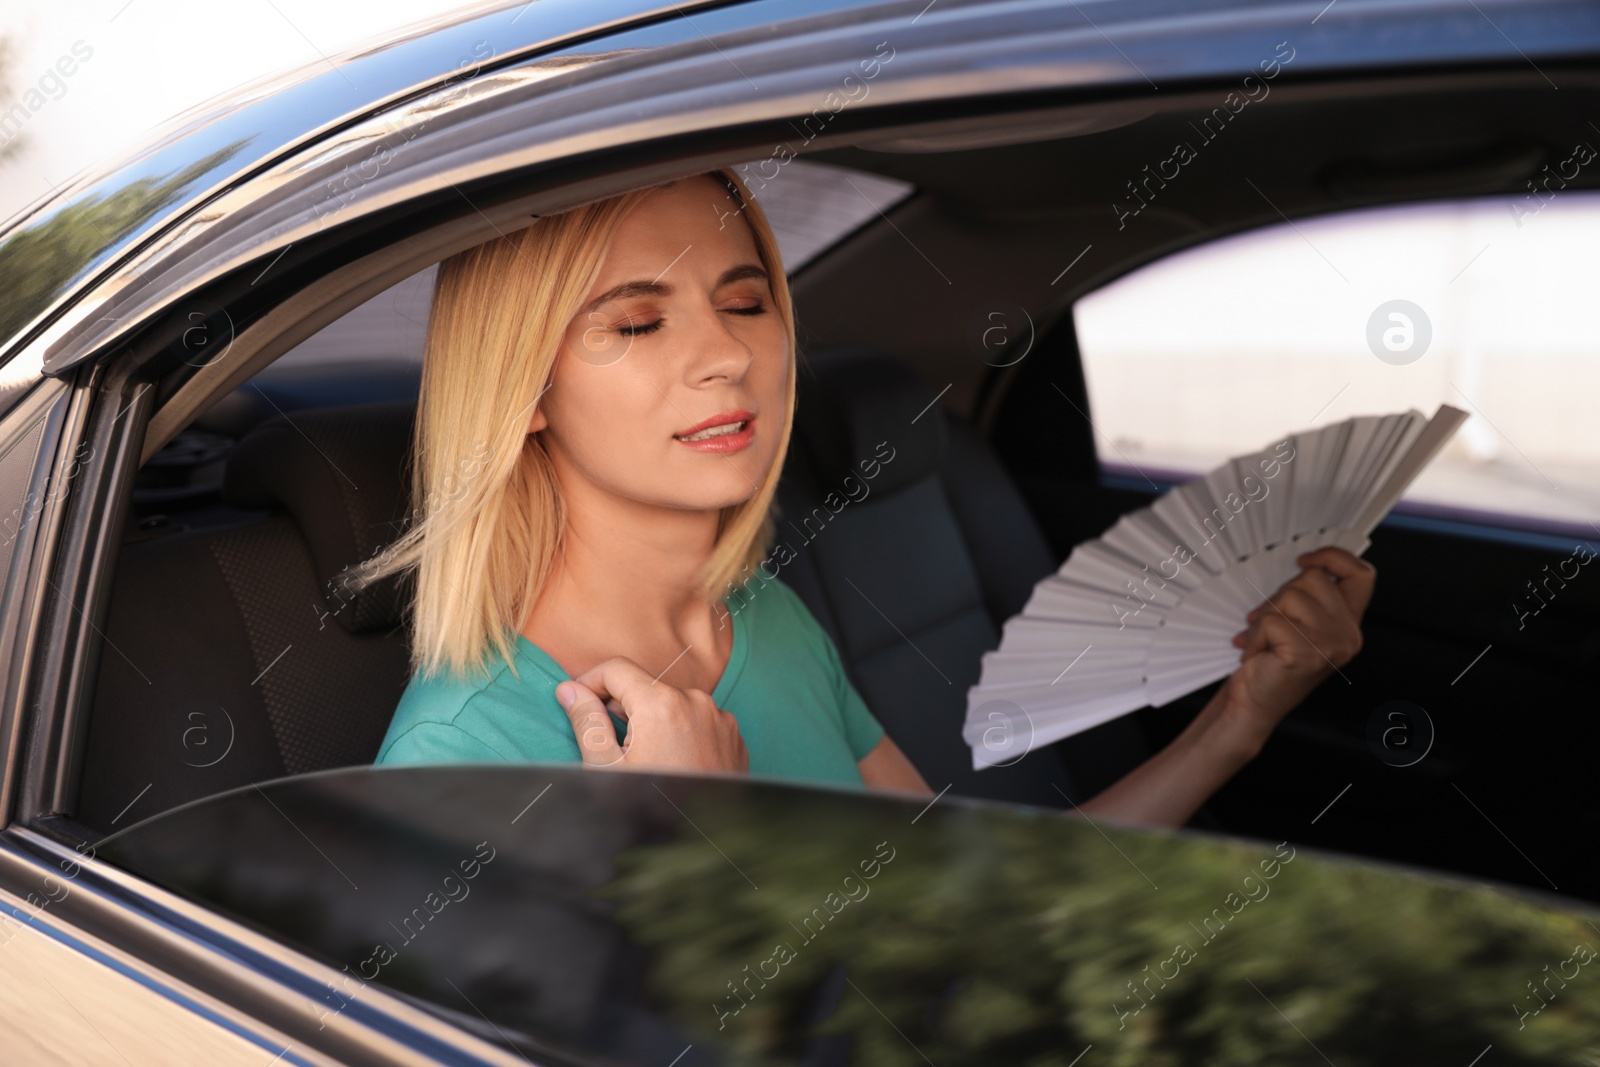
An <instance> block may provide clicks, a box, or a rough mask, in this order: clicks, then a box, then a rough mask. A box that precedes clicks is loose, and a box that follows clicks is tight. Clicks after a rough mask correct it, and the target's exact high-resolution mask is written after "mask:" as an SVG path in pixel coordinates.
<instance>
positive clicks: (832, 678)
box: [374, 576, 883, 787]
mask: <svg viewBox="0 0 1600 1067" xmlns="http://www.w3.org/2000/svg"><path fill="white" fill-rule="evenodd" d="M723 602H724V604H726V605H727V608H728V610H729V612H730V613H731V614H732V616H733V620H732V624H733V650H732V652H731V653H730V654H729V656H728V665H727V667H726V668H725V669H724V670H723V672H722V677H721V679H719V680H718V682H717V687H716V688H715V689H714V690H712V692H711V699H712V701H713V702H714V703H715V704H716V706H717V707H719V708H721V709H723V710H724V711H727V712H729V713H731V714H732V715H733V716H734V718H736V719H738V721H739V733H740V736H742V737H743V738H744V743H745V748H746V749H747V750H748V751H749V753H750V773H751V774H759V775H767V776H772V777H780V778H797V779H802V780H806V781H820V782H833V783H842V784H847V785H855V786H857V787H861V786H862V784H863V783H862V781H861V772H860V771H859V769H857V767H856V761H857V760H859V759H861V758H862V757H863V756H865V755H866V754H867V753H868V752H870V751H872V749H873V747H874V746H876V745H877V743H878V742H879V740H880V739H882V737H883V727H882V726H881V725H880V724H879V723H878V720H877V719H876V718H874V717H873V715H872V712H871V711H870V710H869V709H868V708H867V705H866V702H865V701H863V700H862V699H861V695H860V694H859V693H857V692H856V690H855V687H854V686H852V685H851V684H850V680H849V678H847V677H846V676H845V673H844V667H843V664H842V663H841V662H840V660H839V652H838V649H836V648H835V647H834V644H833V641H832V639H831V638H829V637H828V634H827V631H825V630H824V629H823V628H822V627H821V626H820V625H819V624H818V623H817V620H816V618H815V617H814V616H813V615H812V614H811V611H810V609H808V608H807V607H806V606H805V602H804V601H802V600H801V599H800V597H799V596H798V595H796V593H795V592H794V591H793V590H792V589H790V588H789V587H788V586H787V585H785V584H784V583H783V582H781V581H778V580H776V579H765V578H762V577H759V576H755V577H752V578H750V579H749V580H747V581H746V582H745V583H744V585H742V586H741V587H740V588H739V589H738V590H737V591H736V592H734V593H730V594H729V595H728V596H727V597H726V598H724V601H723ZM514 659H515V661H516V667H517V669H516V672H515V673H513V672H512V671H511V669H510V667H509V666H508V665H507V664H506V663H505V662H504V661H501V662H499V663H498V664H497V665H496V666H495V667H494V669H492V670H491V671H490V676H489V677H487V678H485V677H483V676H481V675H480V676H479V677H478V678H477V679H462V678H460V677H457V676H450V675H443V674H440V675H434V676H430V677H426V678H424V677H420V676H417V677H413V678H412V679H411V682H410V684H409V685H407V686H406V691H405V693H404V694H403V695H402V696H401V698H400V704H399V706H398V707H397V708H395V713H394V718H393V719H392V720H391V721H390V723H389V732H388V733H387V734H386V735H385V736H384V739H383V745H382V747H381V748H379V750H378V758H377V759H376V760H375V761H374V762H375V763H446V762H459V761H473V762H485V761H494V762H503V761H515V760H538V761H543V762H555V763H577V762H580V761H581V760H582V756H581V754H580V752H579V750H578V739H577V736H576V735H575V734H574V733H573V731H572V722H571V720H570V719H568V718H567V713H566V712H565V711H563V710H562V709H561V705H560V704H558V703H557V702H556V695H555V689H556V683H557V682H562V681H567V680H568V678H569V676H568V674H567V673H566V671H564V670H562V669H561V666H560V665H559V664H557V663H556V661H555V660H553V659H551V658H550V656H549V655H548V654H547V653H546V652H545V651H544V649H542V648H540V647H539V646H538V645H536V644H534V643H533V642H532V641H530V640H528V639H527V638H526V637H524V636H523V635H521V634H518V635H517V643H516V651H515V656H514ZM611 721H612V723H613V725H615V726H616V727H617V737H618V740H619V741H620V740H622V739H623V738H625V737H626V732H627V728H626V723H624V722H623V721H622V720H621V719H618V718H617V717H616V716H614V715H613V716H612V717H611Z"/></svg>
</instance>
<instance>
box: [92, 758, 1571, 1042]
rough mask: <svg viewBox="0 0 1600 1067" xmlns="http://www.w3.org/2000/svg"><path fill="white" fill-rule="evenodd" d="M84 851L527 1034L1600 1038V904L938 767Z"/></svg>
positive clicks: (430, 808) (302, 802)
mask: <svg viewBox="0 0 1600 1067" xmlns="http://www.w3.org/2000/svg"><path fill="white" fill-rule="evenodd" d="M98 854H99V855H100V856H102V857H104V858H107V859H110V860H111V861H112V862H114V863H118V864H120V865H123V866H125V867H127V868H128V869H130V870H132V871H134V872H136V873H138V874H140V875H143V876H144V877H146V878H149V879H151V880H153V881H155V882H157V883H159V884H161V885H163V886H166V887H168V888H171V889H174V890H176V891H178V892H181V893H183V894H185V895H187V896H189V897H191V898H194V899H196V900H199V901H201V902H203V903H204V904H206V905H207V906H210V907H214V908H217V909H219V910H221V911H223V912H225V913H227V914H231V915H233V916H237V917H239V918H241V919H243V920H244V921H246V922H248V923H250V924H252V925H255V926H257V927H259V928H262V929H264V930H266V931H268V932H270V933H272V934H274V935H276V936H278V937H280V938H282V939H283V940H284V941H286V942H288V943H289V944H291V945H293V946H295V947H297V948H300V949H303V950H305V951H307V952H310V953H312V954H314V955H316V956H319V957H321V958H322V959H324V960H326V961H328V962H329V963H330V964H332V965H333V966H334V967H336V968H339V969H341V970H342V971H343V973H344V974H346V975H348V976H349V977H348V978H347V979H342V980H341V981H340V983H339V984H338V986H337V987H330V988H329V989H328V990H327V993H326V996H325V997H324V998H323V1001H324V1004H323V1006H322V1007H321V1008H320V1009H319V1010H320V1011H321V1012H324V1013H326V1012H338V1011H341V1010H346V1009H347V1007H348V1005H349V1004H351V1003H353V1002H355V1001H356V1000H359V998H360V997H361V995H362V989H363V987H364V986H365V985H366V983H368V982H372V983H376V984H378V985H381V986H383V987H385V988H388V989H391V990H394V991H396V992H399V993H402V994H405V995H409V996H414V997H418V998H421V999H422V1000H423V1001H424V1002H426V1003H429V1004H432V1005H435V1006H436V1008H437V1009H438V1010H440V1011H441V1012H443V1013H445V1014H447V1016H448V1017H450V1018H452V1019H457V1020H462V1021H466V1022H469V1023H470V1022H474V1021H476V1020H486V1021H487V1022H488V1024H489V1025H488V1026H487V1027H485V1028H484V1030H485V1036H488V1037H490V1038H491V1039H496V1038H499V1039H503V1040H509V1041H513V1042H514V1043H515V1044H516V1045H518V1046H519V1047H520V1049H521V1050H522V1051H523V1052H524V1053H525V1054H527V1055H529V1056H530V1057H534V1058H535V1059H536V1060H537V1059H538V1057H539V1056H542V1057H543V1060H542V1061H541V1062H557V1063H559V1062H570V1063H599V1062H617V1061H619V1060H620V1061H622V1062H628V1063H651V1064H667V1063H677V1064H680V1065H683V1064H703V1063H735V1062H743V1063H763V1064H767V1063H771V1064H777V1063H795V1062H806V1063H821V1062H833V1063H847V1062H853V1063H871V1064H887V1065H902V1064H903V1065H907V1067H909V1065H912V1064H920V1063H927V1062H932V1063H938V1064H963V1063H968V1064H979V1063H982V1064H996V1063H1008V1064H1009V1063H1033V1064H1062V1065H1066V1064H1068V1063H1070V1062H1073V1061H1074V1057H1077V1056H1079V1055H1081V1054H1082V1053H1083V1052H1084V1051H1085V1050H1086V1049H1087V1048H1089V1047H1091V1046H1092V1047H1093V1048H1094V1050H1095V1053H1094V1055H1095V1057H1096V1058H1095V1060H1094V1061H1093V1062H1097V1063H1129V1064H1133V1063H1138V1064H1177V1063H1201V1062H1228V1063H1311V1062H1321V1059H1319V1058H1318V1054H1319V1053H1320V1054H1321V1056H1322V1057H1325V1058H1327V1059H1329V1060H1330V1061H1331V1062H1335V1063H1357V1062H1366V1063H1375V1062H1397V1060H1396V1057H1397V1055H1400V1054H1399V1053H1397V1051H1396V1050H1404V1053H1403V1056H1401V1058H1403V1060H1404V1061H1405V1062H1418V1063H1420V1062H1427V1063H1462V1064H1466V1063H1468V1062H1470V1061H1471V1060H1472V1058H1473V1057H1474V1056H1477V1055H1479V1054H1480V1053H1482V1052H1483V1051H1484V1049H1485V1048H1486V1047H1488V1046H1491V1045H1492V1046H1493V1047H1494V1050H1495V1055H1496V1056H1497V1057H1500V1059H1499V1060H1498V1062H1517V1063H1523V1064H1546V1063H1548V1064H1555V1063H1568V1062H1572V1057H1574V1056H1577V1055H1579V1053H1580V1052H1581V1050H1583V1049H1586V1048H1589V1049H1592V1048H1593V1047H1594V1044H1595V1042H1596V1041H1597V1040H1600V998H1596V997H1594V996H1590V995H1587V994H1585V993H1584V990H1585V989H1586V988H1587V987H1588V986H1589V985H1590V984H1591V983H1593V982H1595V981H1596V980H1597V979H1596V976H1595V974H1594V973H1593V972H1594V969H1595V968H1596V967H1600V961H1597V960H1595V953H1596V946H1597V945H1600V934H1597V933H1596V931H1595V928H1594V927H1593V926H1591V925H1590V923H1589V922H1588V921H1587V919H1586V917H1584V916H1580V915H1577V914H1569V913H1566V912H1564V911H1563V910H1561V909H1560V908H1559V907H1558V906H1555V905H1554V904H1552V903H1540V902H1536V901H1534V900H1530V899H1528V898H1526V897H1521V896H1515V895H1512V894H1509V893H1506V892H1502V891H1499V890H1496V889H1493V888H1489V887H1482V886H1479V887H1468V886H1463V885H1459V884H1452V883H1448V882H1445V881H1441V880H1436V879H1432V878H1426V877H1422V876H1418V875H1413V874H1409V873H1406V872H1404V871H1401V870H1398V869H1384V868H1378V867H1371V866H1364V865H1358V864H1354V863H1350V862H1348V861H1339V860H1333V859H1328V858H1323V857H1319V856H1316V855H1313V854H1311V853H1309V852H1307V851H1306V850H1305V849H1296V848H1295V847H1294V846H1292V845H1289V844H1286V843H1285V844H1273V843H1270V842H1259V843H1258V842H1246V841H1230V840H1222V839H1212V838H1205V837H1201V836H1196V835H1189V834H1173V833H1155V832H1146V831H1140V832H1134V831H1130V830H1124V829H1117V828H1115V827H1112V826H1107V825H1100V824H1096V823H1091V822H1089V821H1087V820H1085V819H1082V818H1078V817H1073V816H1063V815H1060V814H1058V813H1054V812H1046V811H1044V810H1041V809H1033V808H1026V807H1020V806H1003V805H993V804H984V803H982V802H973V801H966V800H959V799H956V798H953V797H944V798H941V799H937V800H935V801H934V802H932V803H929V802H927V801H926V800H925V799H923V798H920V797H917V798H905V799H900V798H895V797H892V796H886V795H873V796H862V795H859V794H856V793H853V792H849V791H844V790H829V789H821V788H806V787H799V786H789V785H783V784H776V783H769V782H761V781H759V780H749V779H743V780H741V779H737V778H731V777H729V778H692V777H679V776H671V775H645V774H638V773H620V772H596V771H588V770H583V769H581V768H573V767H566V766H546V765H520V766H476V767H466V766H457V767H445V766H435V767H387V768H349V769H345V770H339V771H332V772H325V773H322V774H317V775H310V776H305V777H302V778H300V779H298V780H293V781H283V782H276V783H272V784H269V785H265V786H261V787H259V788H258V787H254V786H252V787H247V788H245V789H242V790H238V791H235V792H232V793H229V794H226V795H223V796H219V797H214V798H210V799H208V800H205V801H201V802H198V803H197V804H194V805H191V806H188V807H186V808H183V809H180V810H177V811H173V812H170V813H167V814H165V815H161V816H157V817H155V818H153V819H151V820H148V821H146V822H145V823H142V824H140V825H138V826H135V827H132V828H130V829H128V830H125V831H123V832H121V833H119V834H117V835H115V836H113V837H110V838H108V839H106V840H105V841H104V842H103V843H102V844H101V845H100V846H99V847H98ZM1508 1009H1509V1010H1508ZM536 1054H537V1055H536ZM674 1057H681V1058H679V1059H676V1060H675V1059H674ZM1085 1062H1089V1061H1085Z"/></svg>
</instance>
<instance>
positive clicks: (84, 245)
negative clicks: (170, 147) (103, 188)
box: [0, 140, 246, 342]
mask: <svg viewBox="0 0 1600 1067" xmlns="http://www.w3.org/2000/svg"><path fill="white" fill-rule="evenodd" d="M245 143H246V142H244V141H242V140H241V141H235V142H233V143H232V144H229V145H225V146H224V147H222V148H219V149H218V150H217V151H215V152H213V153H211V154H210V155H208V156H206V157H204V158H203V159H198V160H196V161H195V162H193V163H191V164H189V165H188V166H187V167H185V168H183V169H182V170H180V171H178V172H177V173H176V174H171V175H170V176H168V177H155V176H151V177H145V178H140V179H139V180H138V181H135V182H131V183H129V184H128V185H126V186H124V187H123V188H121V189H118V190H117V191H116V192H115V193H112V194H111V195H110V196H108V197H103V198H102V197H92V198H89V199H86V200H83V201H81V202H79V203H75V204H69V205H68V206H67V207H64V208H62V209H61V210H60V211H57V212H55V213H54V214H52V215H50V216H49V217H48V218H46V219H45V220H44V221H43V222H37V223H34V224H33V225H32V226H29V227H27V228H26V229H23V230H19V231H17V232H15V233H13V234H12V235H11V236H10V237H8V238H7V239H6V240H5V241H4V243H0V278H3V279H4V280H5V282H4V285H5V302H4V303H3V304H0V342H3V341H4V340H9V339H10V338H11V336H12V335H13V334H14V333H15V332H16V331H17V330H19V329H21V328H22V327H23V326H25V325H27V324H28V322H30V321H31V320H32V319H33V318H34V316H36V315H38V314H39V313H40V312H41V311H43V310H44V309H45V308H46V307H48V306H49V305H50V302H51V301H52V300H54V299H55V298H56V296H57V294H58V293H59V292H60V290H61V288H62V287H63V286H65V285H66V284H67V283H68V282H70V281H71V280H72V279H73V278H74V277H76V276H77V274H78V272H79V271H81V270H83V268H84V267H86V266H88V265H89V264H90V263H91V262H93V261H94V258H95V257H96V256H97V255H99V254H100V253H101V252H103V251H104V250H105V249H107V248H109V247H111V246H112V245H114V244H116V243H117V242H118V241H119V240H121V239H122V238H124V237H125V236H127V235H128V234H129V233H130V232H131V231H133V230H134V229H136V228H137V227H138V226H139V224H140V223H142V222H144V221H145V220H146V219H148V218H149V217H150V216H151V215H153V214H155V213H156V212H157V211H159V210H161V208H163V207H165V206H166V205H168V204H170V203H172V202H173V201H174V200H177V199H178V198H179V197H180V196H182V195H183V193H184V192H185V190H187V188H188V186H189V185H190V183H191V182H193V181H195V180H196V179H197V178H199V177H201V176H202V175H204V174H207V173H209V172H210V171H211V170H212V169H213V168H215V167H216V166H217V165H218V164H220V163H222V162H223V161H224V160H226V159H228V158H229V157H230V156H232V155H233V154H234V153H235V152H237V151H239V149H241V148H243V147H244V145H245Z"/></svg>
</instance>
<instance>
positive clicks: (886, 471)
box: [790, 348, 947, 495]
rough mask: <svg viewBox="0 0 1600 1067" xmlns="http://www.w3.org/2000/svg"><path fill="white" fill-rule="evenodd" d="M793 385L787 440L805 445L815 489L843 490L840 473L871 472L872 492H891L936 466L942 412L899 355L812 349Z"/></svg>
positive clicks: (941, 448) (943, 433)
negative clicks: (791, 421) (790, 433)
mask: <svg viewBox="0 0 1600 1067" xmlns="http://www.w3.org/2000/svg"><path fill="white" fill-rule="evenodd" d="M795 388H796V397H795V428H794V435H793V437H794V439H793V441H792V442H791V444H790V447H791V448H794V447H798V448H800V449H802V450H804V452H805V454H806V458H807V459H809V460H810V461H811V469H812V473H813V475H814V476H815V478H816V480H817V488H818V490H819V491H821V492H827V491H829V490H837V491H839V492H840V493H844V494H847V495H848V494H849V493H850V491H851V490H850V487H849V486H848V485H846V484H844V479H845V478H847V477H853V478H855V480H856V483H859V482H861V481H862V480H863V478H864V477H867V476H871V477H872V489H873V492H875V493H892V492H894V491H895V490H897V489H903V488H905V487H906V486H908V485H912V484H913V483H915V482H919V481H921V480H922V479H923V478H925V477H927V476H928V475H929V474H932V473H934V472H935V471H937V470H938V469H939V465H940V463H941V462H942V461H943V459H944V454H945V448H946V441H947V430H946V428H945V419H944V412H943V411H941V410H939V407H938V405H937V404H936V403H935V400H936V399H937V394H936V393H935V392H934V390H932V389H930V388H929V387H928V385H927V384H926V383H925V382H924V381H923V380H922V379H921V378H919V377H917V375H916V373H915V372H913V371H912V370H911V368H910V367H908V366H907V365H906V364H905V363H903V362H901V361H900V360H898V359H895V358H894V357H892V356H888V355H885V354H884V353H882V352H876V351H873V350H871V349H864V348H836V349H829V350H827V351H822V352H813V353H810V354H809V355H807V356H806V357H805V358H804V359H803V360H801V362H800V373H799V380H798V381H797V382H796V383H795ZM891 457H892V458H891ZM875 465H876V473H875V474H873V473H872V472H873V470H874V466H875ZM852 484H855V483H852Z"/></svg>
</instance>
